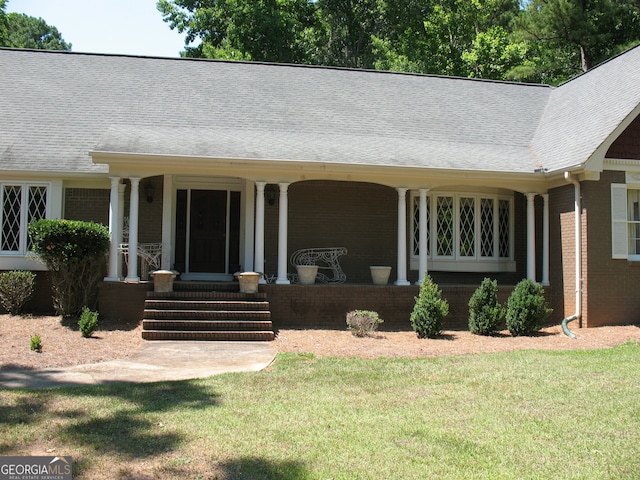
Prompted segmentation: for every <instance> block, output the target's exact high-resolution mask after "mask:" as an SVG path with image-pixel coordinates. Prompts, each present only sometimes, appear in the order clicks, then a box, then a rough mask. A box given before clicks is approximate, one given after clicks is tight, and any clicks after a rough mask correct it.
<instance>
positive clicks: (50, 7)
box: [6, 0, 184, 57]
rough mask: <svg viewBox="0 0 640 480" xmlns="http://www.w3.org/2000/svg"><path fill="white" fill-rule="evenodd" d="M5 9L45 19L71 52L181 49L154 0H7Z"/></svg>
mask: <svg viewBox="0 0 640 480" xmlns="http://www.w3.org/2000/svg"><path fill="white" fill-rule="evenodd" d="M6 12H7V13H9V12H18V13H26V14H27V15H29V16H32V17H40V18H42V19H44V21H45V22H47V24H49V25H51V26H54V27H56V28H57V29H58V31H59V32H60V34H61V35H62V38H63V39H64V40H65V41H66V42H67V43H71V44H72V45H71V50H72V51H74V52H90V53H117V54H127V55H145V56H158V57H178V56H179V55H180V51H181V50H184V36H183V35H181V34H179V33H178V32H177V31H176V30H171V29H170V28H169V24H168V23H165V22H164V21H163V20H162V15H161V14H160V12H158V11H157V10H156V0H9V1H8V2H7V8H6Z"/></svg>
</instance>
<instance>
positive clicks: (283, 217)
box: [276, 183, 291, 285]
mask: <svg viewBox="0 0 640 480" xmlns="http://www.w3.org/2000/svg"><path fill="white" fill-rule="evenodd" d="M278 185H279V186H280V210H279V212H278V213H279V216H278V278H277V279H276V284H278V285H288V284H290V283H291V282H290V281H289V279H288V278H287V261H288V258H287V235H288V225H287V216H288V214H289V197H288V196H287V190H288V189H289V184H288V183H279V184H278Z"/></svg>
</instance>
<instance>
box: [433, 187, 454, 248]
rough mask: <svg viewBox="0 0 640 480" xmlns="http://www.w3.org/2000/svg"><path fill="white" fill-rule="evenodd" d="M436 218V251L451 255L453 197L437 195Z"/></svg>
mask: <svg viewBox="0 0 640 480" xmlns="http://www.w3.org/2000/svg"><path fill="white" fill-rule="evenodd" d="M436 208H437V213H436V215H437V218H436V235H437V238H436V253H437V255H439V256H442V257H451V256H453V197H438V201H437V207H436Z"/></svg>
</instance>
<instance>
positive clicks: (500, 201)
mask: <svg viewBox="0 0 640 480" xmlns="http://www.w3.org/2000/svg"><path fill="white" fill-rule="evenodd" d="M512 203H513V200H512V197H506V196H501V195H489V194H467V193H439V192H438V193H432V194H430V195H428V196H427V204H426V205H427V258H428V261H429V268H430V269H433V270H443V271H447V270H448V271H514V269H515V263H514V262H513V255H512V250H513V247H512V238H513V234H512V229H513V213H512ZM412 208H413V210H412V215H411V232H412V236H411V243H412V245H411V253H412V257H411V268H413V269H416V268H417V265H418V256H419V254H420V245H419V243H420V240H419V234H420V198H419V196H417V195H414V196H413V197H412Z"/></svg>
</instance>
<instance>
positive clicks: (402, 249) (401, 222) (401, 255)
mask: <svg viewBox="0 0 640 480" xmlns="http://www.w3.org/2000/svg"><path fill="white" fill-rule="evenodd" d="M406 199H407V189H406V188H398V278H397V280H396V282H395V284H396V285H410V283H409V282H408V281H407V201H406Z"/></svg>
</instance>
